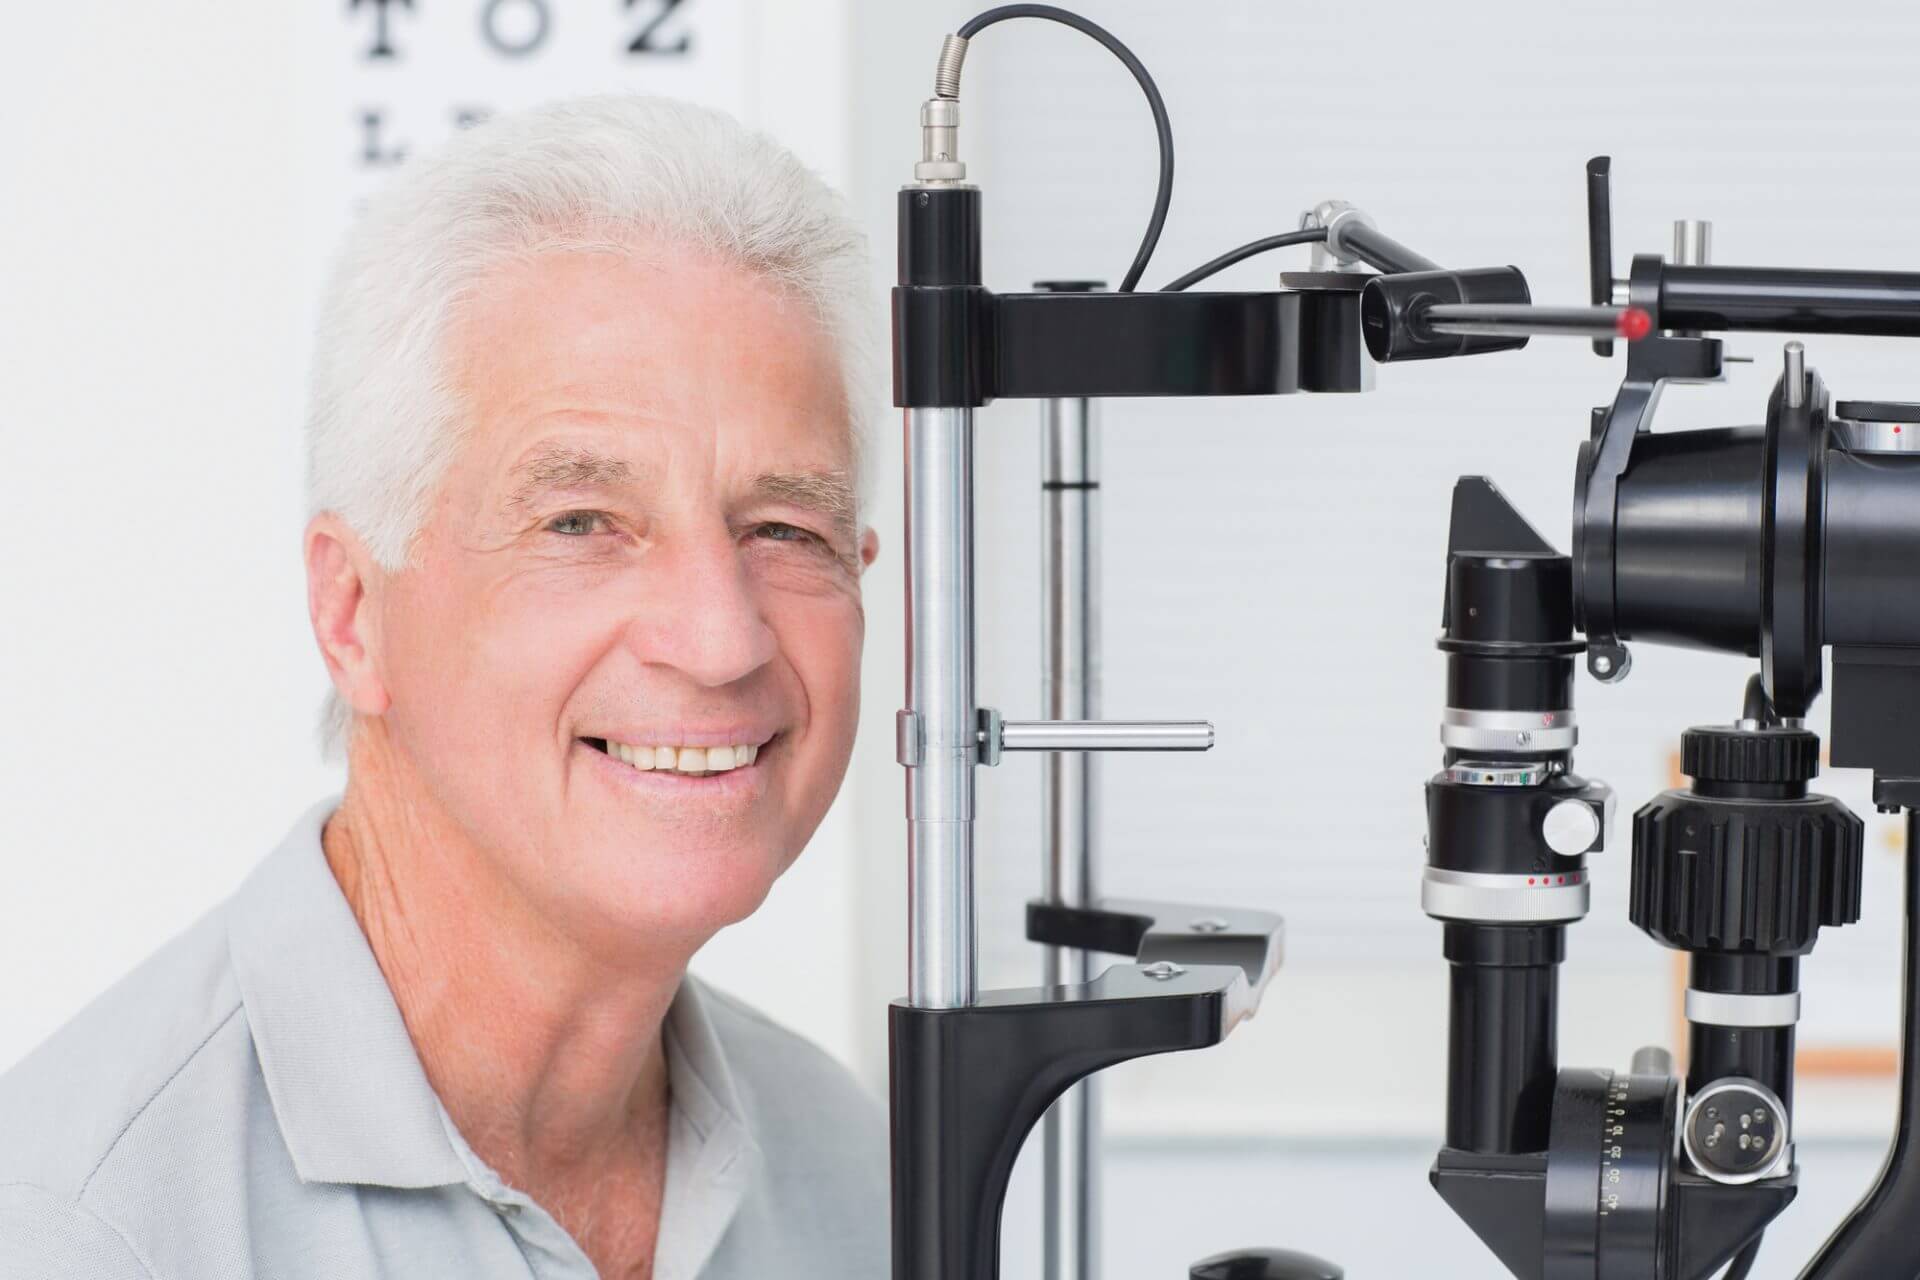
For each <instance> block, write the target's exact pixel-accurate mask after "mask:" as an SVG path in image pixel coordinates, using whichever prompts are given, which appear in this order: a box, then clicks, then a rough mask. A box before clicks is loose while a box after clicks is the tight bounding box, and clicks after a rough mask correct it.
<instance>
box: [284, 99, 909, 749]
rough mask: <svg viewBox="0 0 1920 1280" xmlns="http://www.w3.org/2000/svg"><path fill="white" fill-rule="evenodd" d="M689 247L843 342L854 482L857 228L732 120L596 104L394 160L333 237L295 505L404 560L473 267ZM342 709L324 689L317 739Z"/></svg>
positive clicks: (858, 375) (441, 435)
mask: <svg viewBox="0 0 1920 1280" xmlns="http://www.w3.org/2000/svg"><path fill="white" fill-rule="evenodd" d="M659 240H667V241H670V242H674V243H684V244H691V245H693V246H695V247H698V248H701V249H705V250H707V251H710V252H713V253H716V254H718V255H720V256H722V257H724V258H726V259H728V260H730V261H734V262H737V263H738V264H739V265H741V266H742V267H744V268H746V269H748V270H750V271H752V272H754V273H756V274H758V275H761V276H763V277H765V278H766V279H768V280H770V281H774V282H777V283H778V284H780V285H782V286H784V287H786V288H788V289H791V290H793V291H794V292H795V293H797V294H798V295H799V296H801V297H802V298H804V299H805V300H806V301H807V302H808V303H810V304H811V306H812V308H813V310H814V312H815V314H816V315H817V316H818V317H819V319H820V321H821V323H822V325H823V327H824V328H825V329H826V331H827V333H828V334H829V336H830V338H831V340H832V341H833V343H834V345H835V347H836V348H837V350H838V351H839V353H840V359H841V366H842V371H843V376H844V380H845V386H846V390H847V397H846V398H847V405H848V412H849V417H850V422H849V429H850V431H851V432H852V444H853V456H854V471H855V477H856V489H857V488H858V477H859V474H860V465H859V460H860V458H861V455H862V453H863V449H862V447H861V446H862V443H863V436H864V434H865V425H866V424H865V418H866V410H867V409H868V408H869V407H870V405H871V404H872V401H873V399H874V392H875V391H876V390H877V380H876V375H877V368H876V364H875V353H876V344H875V341H874V336H875V335H874V333H873V329H874V325H873V310H874V309H873V307H872V303H871V299H870V296H869V292H868V291H869V288H870V285H871V278H870V275H869V266H868V260H867V249H866V238H865V236H864V235H863V234H862V232H861V231H860V229H859V227H858V226H857V225H856V224H855V222H854V221H853V219H852V217H851V216H850V215H849V213H848V212H847V210H846V208H845V205H844V203H843V202H842V200H841V199H840V197H839V196H838V195H836V194H835V193H834V192H833V191H832V190H831V189H830V188H829V187H828V186H827V185H826V183H825V182H823V181H822V180H821V179H820V178H819V177H818V175H816V174H814V173H813V172H811V171H810V170H808V169H807V168H806V167H805V166H804V165H802V164H801V163H800V161H799V160H798V159H797V158H796V157H795V156H794V155H793V154H792V153H791V152H789V151H787V150H786V149H785V148H784V147H782V146H780V145H779V144H778V143H776V142H774V141H773V140H772V139H771V138H768V137H767V136H766V135H764V134H761V133H757V132H754V131H752V130H749V129H747V128H746V127H745V126H743V125H741V124H740V123H739V122H738V121H736V120H734V119H733V118H732V117H731V116H728V115H725V114H724V113H722V112H719V111H714V110H710V109H707V108H704V107H696V106H692V105H690V104H688V103H684V102H676V101H673V100H671V99H667V98H657V97H646V96H640V95H608V96H603V97H592V98H581V99H576V100H573V101H569V102H561V103H555V104H552V105H549V106H543V107H538V108H535V109H533V110H528V111H520V112H514V113H511V114H507V115H501V116H498V117H495V118H493V119H491V120H489V121H487V122H486V123H484V124H481V125H479V126H476V127H475V128H472V129H470V130H467V131H465V132H463V133H461V134H459V135H457V136H455V137H454V138H453V139H452V140H451V141H449V142H448V143H447V144H446V145H445V146H443V147H442V148H440V149H439V150H438V151H437V152H435V153H433V154H431V155H429V156H427V157H425V158H423V159H420V160H417V161H413V162H410V163H409V164H408V165H407V166H406V167H405V168H404V169H402V170H401V171H400V172H399V173H398V174H396V175H395V177H394V178H393V179H392V180H391V181H390V183H389V184H388V185H387V186H385V187H384V188H382V190H381V191H380V192H379V193H378V194H377V195H375V196H374V198H373V199H372V200H371V201H369V203H368V204H367V207H366V209H365V211H364V212H363V213H362V215H361V216H360V218H359V220H358V221H357V222H356V223H355V225H354V227H353V229H352V231H351V232H349V233H348V235H347V238H346V241H345V243H344V244H343V246H342V248H341V252H340V256H339V258H338V259H337V260H336V262H335V264H334V268H333V272H332V275H331V278H330V279H329V281H328V286H327V290H326V293H325V296H324V298H323V301H322V304H321V311H320V322H319V332H318V335H317V341H316V344H315V350H314V359H313V375H312V386H311V394H310V399H309V405H308V413H307V505H308V511H309V513H310V514H317V513H319V512H322V511H331V512H333V513H335V514H336V515H338V516H339V517H340V518H341V519H342V520H344V521H345V522H346V523H347V525H348V526H349V527H351V528H352V529H353V531H354V533H355V534H356V535H357V536H358V537H359V538H360V539H361V540H362V541H363V542H364V543H365V544H366V546H367V549H368V551H369V552H370V553H371V554H372V555H373V557H374V558H375V559H376V560H377V561H378V562H379V563H380V564H381V565H382V566H383V567H385V568H387V569H389V570H393V569H398V568H401V567H403V566H404V565H405V564H406V563H407V560H408V557H409V556H410V554H411V552H412V548H413V544H414V540H415V537H416V535H417V534H418V533H419V530H420V526H421V523H422V521H423V520H424V519H425V516H426V512H427V510H428V505H429V503H430V501H431V499H432V497H433V495H434V492H435V490H436V489H437V488H438V486H439V483H440V480H441V478H442V476H443V475H444V473H445V470H446V467H447V464H448V462H449V460H450V459H451V458H452V456H453V453H454V450H455V448H456V447H457V446H458V444H459V442H460V439H461V435H462V423H463V416H464V415H463V413H462V411H461V406H460V404H459V403H458V400H457V397H456V396H455V394H454V392H453V389H452V382H451V378H450V361H449V359H448V352H447V351H445V350H444V346H445V343H446V338H447V334H448V331H449V329H450V328H451V321H452V319H453V317H454V316H455V315H456V313H457V309H458V307H459V304H460V303H461V301H462V300H463V298H464V297H465V296H466V295H467V293H468V292H469V291H470V290H472V289H473V288H474V286H475V285H476V284H477V283H478V281H479V280H480V278H481V277H483V276H484V275H485V274H487V273H488V272H489V271H490V270H494V269H497V268H499V267H501V266H504V265H506V264H508V263H511V262H514V261H517V260H522V259H524V258H526V257H529V256H532V255H536V254H542V253H551V252H568V251H609V250H611V251H617V252H620V251H628V250H630V249H633V248H635V247H636V246H637V245H640V244H642V243H645V242H647V241H659ZM352 722H353V714H352V711H351V709H350V708H349V707H348V706H347V705H346V703H345V701H344V700H343V699H341V698H340V697H339V696H338V694H337V692H336V693H331V694H329V696H328V699H327V705H326V707H325V709H324V710H323V712H322V715H321V725H320V732H321V739H322V749H323V750H324V751H325V752H326V754H328V755H329V756H336V755H338V754H340V753H341V752H342V751H343V749H344V747H345V743H346V738H347V735H348V733H349V731H350V730H351V727H352Z"/></svg>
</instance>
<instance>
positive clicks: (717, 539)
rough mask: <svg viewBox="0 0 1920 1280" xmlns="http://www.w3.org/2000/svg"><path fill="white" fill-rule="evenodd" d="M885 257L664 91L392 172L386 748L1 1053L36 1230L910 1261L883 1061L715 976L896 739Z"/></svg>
mask: <svg viewBox="0 0 1920 1280" xmlns="http://www.w3.org/2000/svg"><path fill="white" fill-rule="evenodd" d="M867 283H868V281H867V275H866V267H865V264H864V258H863V248H862V241H861V237H860V235H859V233H858V231H857V230H856V229H855V228H854V227H853V226H852V225H851V223H850V222H849V221H848V219H847V217H846V215H845V214H844V212H842V211H841V209H840V207H839V205H838V203H837V201H836V200H835V199H834V197H833V196H832V195H831V193H830V192H829V191H828V190H827V189H826V188H825V187H824V186H823V185H822V184H821V183H820V182H819V181H818V180H817V179H816V178H815V177H813V176H812V175H811V174H809V173H808V172H807V171H806V170H804V169H803V168H802V167H801V166H800V165H799V164H798V163H797V162H796V161H795V160H794V159H793V158H792V157H791V156H789V155H788V154H786V153H785V152H783V151H781V150H780V149H779V148H778V147H776V146H774V145H773V144H772V143H770V142H768V141H766V140H765V139H763V138H760V137H758V136H756V135H753V134H750V133H748V132H747V131H745V130H743V129H742V128H740V127H739V126H738V125H736V124H734V123H733V122H732V121H730V120H728V119H726V118H725V117H723V116H720V115H717V114H714V113H711V112H707V111H704V110H698V109H695V108H691V107H687V106H684V105H680V104H675V103H671V102H665V101H659V100H650V99H641V98H631V99H599V100H589V101H584V102H579V103H574V104H569V105H564V106H559V107H553V108H548V109H544V110H540V111H535V112H532V113H528V114H523V115H519V116H512V117H503V118H500V119H498V120H495V121H494V122H492V123H490V124H487V125H485V126H483V127H481V128H479V129H476V130H474V131H472V132H470V133H468V134H465V135H463V136H461V137H460V138H458V139H457V140H456V141H455V142H453V143H452V144H451V145H450V146H448V147H447V148H446V149H445V151H444V152H443V153H441V154H440V155H439V156H437V157H435V158H433V159H430V160H427V161H423V162H421V163H419V164H417V165H415V166H413V167H411V168H409V169H408V170H406V171H404V172H403V173H402V174H401V175H400V176H399V177H398V178H397V179H396V180H395V182H394V184H393V185H392V186H391V187H389V188H388V189H386V190H385V191H384V193H383V194H382V195H381V196H380V197H379V198H378V199H377V200H376V201H375V202H374V203H373V205H372V206H371V207H370V208H369V209H368V211H367V213H366V214H365V216H364V217H363V219H362V220H361V222H360V223H359V224H358V226H357V228H356V230H355V231H354V233H353V237H352V239H351V241H350V242H349V245H348V247H347V252H346V253H345V255H344V257H343V259H342V260H341V262H340V264H339V266H338V268H337V270H336V273H335V277H334V281H333V284H332V287H331V290H330V294H329V299H328V302H327V305H326V309H325V313H324V318H323V323H322V326H321V332H320V341H319V347H318V353H317V360H316V367H315V379H314V393H313V403H312V408H311V414H310V419H309V424H308V434H309V451H310V484H311V495H312V507H313V516H312V519H311V521H310V523H309V524H308V526H307V532H306V538H305V559H306V570H307V581H308V600H309V612H310V614H311V617H312V623H313V631H314V636H315V638H316V640H317V641H318V645H319V649H320V653H321V656H322V657H323V658H324V659H325V662H326V667H327V670H328V672H329V674H330V675H331V677H332V682H333V688H334V697H335V702H334V704H333V709H332V712H331V714H330V716H329V720H330V723H331V725H332V728H333V731H334V732H335V733H336V734H337V735H338V736H340V737H342V738H344V739H345V744H346V748H347V783H346V789H345V793H344V795H343V796H342V797H341V798H339V799H338V800H337V802H336V801H328V802H326V803H323V804H321V805H319V806H317V807H316V808H314V809H313V810H312V811H310V812H309V813H308V814H307V815H306V816H305V817H303V818H301V819H300V821H299V822H298V823H297V824H295V826H294V828H293V830H292V831H291V832H290V833H289V835H288V836H287V838H286V840H285V842H284V843H283V844H282V845H281V846H280V847H279V848H278V849H277V850H276V851H274V852H273V853H272V854H270V855H269V856H268V857H267V858H266V859H265V860H264V861H262V862H261V863H260V865H259V866H258V867H257V869H256V870H255V871H254V872H253V873H252V875H251V876H250V877H249V878H248V879H247V881H246V882H245V883H244V884H243V885H242V886H241V887H240V889H239V890H238V891H237V892H236V893H235V894H234V896H233V897H232V898H231V899H229V900H228V901H226V902H225V903H223V904H221V905H220V906H219V907H218V908H217V909H215V910H214V911H212V912H211V913H210V914H208V915H207V916H206V917H204V918H203V919H202V920H201V921H200V922H199V923H198V924H196V925H195V926H193V927H192V928H191V929H189V930H188V931H187V932H186V933H184V934H183V935H181V936H180V937H178V938H177V939H175V940H174V941H173V942H171V943H170V944H168V945H167V946H166V947H165V948H163V949H162V950H161V951H159V952H158V953H157V954H155V955H154V956H153V957H152V958H151V959H150V960H148V961H147V962H145V963H144V964H143V965H142V966H141V967H140V968H139V969H137V970H135V971H134V972H133V973H132V974H131V975H129V976H128V977H127V978H125V979H124V980H122V981H121V982H120V983H119V984H118V985H116V986H115V987H114V988H113V989H111V990H110V991H108V992H107V993H106V994H105V995H103V996H102V997H101V998H100V999H99V1000H98V1001H96V1002H95V1003H94V1004H93V1005H92V1006H90V1007H89V1008H88V1009H86V1010H85V1011H83V1012H82V1013H81V1014H80V1015H79V1016H78V1017H77V1018H75V1020H74V1021H73V1022H71V1023H69V1024H68V1025H67V1026H66V1027H65V1028H63V1029H62V1030H61V1031H60V1032H59V1033H57V1034H56V1035H55V1036H54V1037H53V1038H52V1039H51V1040H50V1041H48V1042H47V1043H46V1044H45V1045H43V1046H42V1047H41V1048H39V1049H38V1050H36V1051H35V1052H34V1053H33V1054H32V1055H30V1056H29V1057H28V1058H27V1059H26V1060H25V1061H24V1062H23V1063H22V1064H20V1065H19V1066H18V1067H17V1068H15V1069H14V1070H13V1071H11V1072H10V1073H8V1075H7V1076H5V1077H4V1078H3V1079H0V1275H5V1276H7V1277H10V1278H16V1277H22V1276H27V1277H41V1276H45V1277H53V1276H60V1277H72V1276H101V1277H115V1278H117V1277H127V1278H129V1280H131V1278H133V1277H145V1278H150V1280H212V1278H214V1277H242V1276H258V1277H262V1280H265V1278H267V1277H275V1278H280V1277H294V1276H313V1277H325V1280H363V1278H370V1277H376V1276H378V1277H394V1278H395V1280H430V1278H434V1277H446V1278H448V1280H453V1278H456V1277H457V1278H458V1280H484V1278H487V1277H509V1276H535V1277H540V1278H541V1280H561V1278H562V1277H568V1278H572V1277H590V1276H595V1275H599V1276H605V1277H615V1276H619V1277H629V1276H634V1277H645V1276H649V1275H651V1276H653V1277H655V1278H656V1280H691V1277H694V1276H697V1275H698V1276H710V1277H741V1278H742V1280H746V1278H748V1277H751V1278H752V1280H766V1278H767V1277H780V1278H782V1280H794V1278H802V1280H804V1278H806V1277H822V1278H825V1277H832V1278H833V1280H850V1278H857V1277H862V1276H879V1275H881V1274H882V1272H883V1271H884V1269H885V1267H886V1257H885V1254H886V1249H885V1237H886V1221H887V1208H886V1194H885V1164H884V1156H885V1153H884V1134H883V1125H882V1122H881V1120H880V1116H879V1112H878V1108H877V1107H876V1106H875V1105H874V1104H873V1103H872V1102H871V1101H870V1100H869V1099H868V1098H867V1097H866V1096H865V1095H863V1094H862V1093H861V1092H860V1091H859V1090H858V1089H857V1088H856V1086H855V1085H854V1084H853V1083H852V1081H851V1080H850V1078H849V1077H847V1076H846V1075H845V1074H844V1072H842V1071H841V1070H840V1068H838V1067H837V1066H836V1065H834V1064H833V1063H832V1062H831V1061H830V1060H829V1059H828V1058H827V1057H826V1056H825V1055H823V1054H822V1053H821V1052H820V1051H819V1050H817V1049H815V1048H813V1047H812V1046H810V1045H808V1044H806V1043H805V1042H804V1041H802V1040H800V1039H799V1038H797V1037H795V1036H794V1035H792V1034H790V1033H788V1032H785V1031H782V1030H781V1029H779V1028H778V1027H776V1026H775V1025H773V1024H772V1023H771V1022H768V1021H767V1020H766V1019H764V1018H762V1017H761V1016H760V1015H758V1014H756V1013H754V1012H753V1011H751V1010H749V1009H747V1008H745V1007H744V1006H742V1005H740V1004H738V1003H737V1002H735V1001H733V1000H731V999H728V998H727V997H724V996H722V995H720V994H718V993H717V992H714V991H711V990H709V989H706V988H703V987H701V986H700V985H699V984H698V983H696V982H695V981H693V980H692V979H690V978H689V977H688V976H687V974H686V967H687V963H688V960H689V958H690V957H691V956H692V955H693V954H694V953H695V952H696V951H697V950H698V949H699V948H700V946H701V945H702V944H703V943H704V942H705V941H706V940H707V939H708V938H709V937H711V936H712V935H713V934H714V932H715V931H716V930H718V929H720V928H722V927H723V926H725V925H727V924H729V923H731V922H734V921H737V920H739V919H741V918H742V917H744V916H746V915H748V914H749V913H750V912H752V911H753V910H754V909H755V907H757V906H758V905H759V903H760V902H761V900H762V899H763V898H764V897H765V895H766V893H767V891H768V889H769V887H770V886H771V885H772V883H773V881H774V880H775V878H777V877H778V876H779V875H780V873H781V872H782V871H783V870H785V869H786V867H787V866H788V865H789V864H790V863H791V862H792V861H793V859H794V857H795V856H796V855H797V854H798V853H799V852H800V849H801V847H802V846H803V845H804V844H805V843H806V842H807V839H808V838H809V836H810V835H811V834H812V833H813V831H814V829H815V827H816V825H817V824H818V823H819V821H820V819H821V817H822V816H823V814H824V813H825V811H826V809H827V806H828V803H829V802H830V801H831V799H832V798H833V795H834V792H835V791H836V789H837V788H838V786H839V783H840V780H841V777H842V775H843V773H844V772H845V769H846V765H847V759H848V755H849V752H850V750H851V747H852V741H853V732H854V722H855V717H856V710H857V705H858V687H857V673H858V667H859V656H860V647H861V638H862V629H863V617H862V613H861V605H860V576H861V573H862V571H863V569H864V568H865V567H866V566H867V565H869V564H870V563H871V562H872V560H873V558H874V554H875V540H874V537H873V534H872V532H871V531H870V530H869V531H863V530H862V529H861V527H860V525H859V523H858V519H857V514H856V508H855V501H854V494H855V491H856V489H855V472H856V470H857V462H856V448H857V442H858V431H857V423H856V419H857V417H858V415H859V408H860V405H861V403H862V401H863V398H864V395H865V389H866V388H865V373H864V369H865V365H866V354H865V346H864V343H863V338H864V332H863V331H864V327H865V320H864V313H865V311H866V304H865V298H864V295H865V290H866V286H867ZM210 802H213V803H217V802H218V797H217V796H214V797H210ZM775 959H776V958H775V957H769V960H770V961H774V960H775ZM789 962H795V961H789Z"/></svg>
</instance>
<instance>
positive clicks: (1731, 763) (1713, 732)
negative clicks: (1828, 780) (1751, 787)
mask: <svg viewBox="0 0 1920 1280" xmlns="http://www.w3.org/2000/svg"><path fill="white" fill-rule="evenodd" d="M1680 772H1682V773H1684V774H1686V775H1687V776H1688V777H1689V778H1692V779H1694V780H1695V782H1696V783H1698V782H1710V783H1711V782H1744V783H1754V782H1758V783H1794V782H1802V783H1804V782H1810V781H1812V780H1813V778H1814V777H1816V776H1817V775H1818V774H1819V772H1820V735H1818V734H1816V733H1812V732H1810V731H1808V730H1806V729H1784V728H1767V729H1738V728H1735V727H1734V726H1732V725H1703V726H1698V727H1695V728H1692V729H1689V730H1687V731H1686V733H1684V734H1682V735H1681V737H1680Z"/></svg>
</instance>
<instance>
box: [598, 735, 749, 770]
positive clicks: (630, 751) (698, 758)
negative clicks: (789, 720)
mask: <svg viewBox="0 0 1920 1280" xmlns="http://www.w3.org/2000/svg"><path fill="white" fill-rule="evenodd" d="M607 754H608V755H610V756H612V757H613V758H614V759H615V760H624V761H625V762H626V763H628V764H630V765H632V766H633V767H634V768H636V769H668V770H672V771H673V772H675V773H725V772H726V771H727V770H729V769H738V768H740V767H741V766H743V765H749V764H752V763H753V762H754V758H755V757H757V756H758V755H759V754H760V746H759V744H758V743H742V744H740V745H738V746H732V747H636V746H630V745H628V744H627V743H624V742H613V741H609V742H608V743H607Z"/></svg>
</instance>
